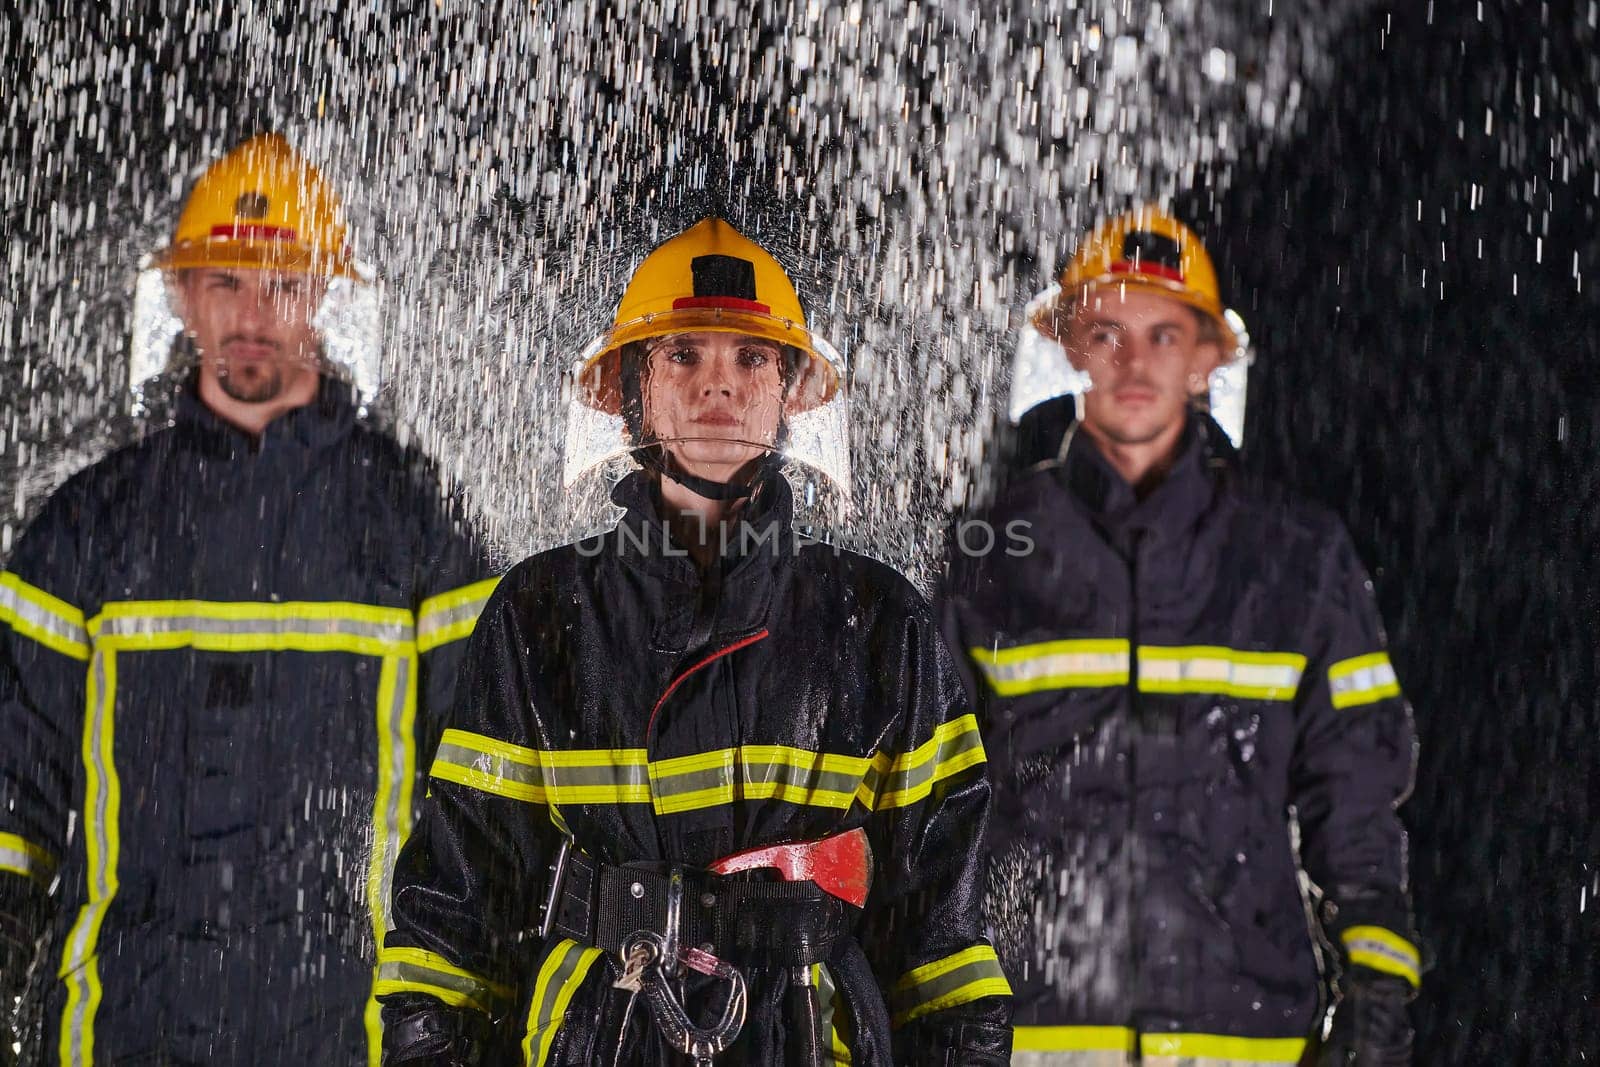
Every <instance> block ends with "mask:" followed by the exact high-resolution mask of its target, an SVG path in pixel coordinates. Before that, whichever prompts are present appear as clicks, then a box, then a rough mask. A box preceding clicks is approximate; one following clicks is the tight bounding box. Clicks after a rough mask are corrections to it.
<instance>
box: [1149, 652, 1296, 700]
mask: <svg viewBox="0 0 1600 1067" xmlns="http://www.w3.org/2000/svg"><path fill="white" fill-rule="evenodd" d="M1305 667H1306V658H1305V657H1304V656H1302V655H1300V654H1299V653H1298V652H1245V651H1241V650H1239V649H1235V648H1223V647H1221V646H1218V645H1179V646H1163V645H1140V646H1139V691H1140V692H1142V693H1215V694H1218V695H1221V696H1231V697H1236V698H1238V699H1240V700H1293V699H1294V697H1295V694H1296V693H1297V692H1299V689H1300V679H1301V676H1302V675H1303V674H1304V673H1305Z"/></svg>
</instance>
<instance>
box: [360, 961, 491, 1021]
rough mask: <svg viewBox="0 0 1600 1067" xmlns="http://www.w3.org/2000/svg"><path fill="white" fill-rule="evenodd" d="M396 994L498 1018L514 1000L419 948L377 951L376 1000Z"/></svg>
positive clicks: (478, 977) (374, 992)
mask: <svg viewBox="0 0 1600 1067" xmlns="http://www.w3.org/2000/svg"><path fill="white" fill-rule="evenodd" d="M394 993H422V994H425V995H427V996H430V997H433V998H435V999H437V1000H439V1001H442V1002H443V1003H445V1004H448V1005H450V1006H451V1007H452V1008H470V1009H471V1010H473V1011H476V1012H481V1013H482V1014H484V1015H495V1014H496V1013H497V1012H498V1011H499V1010H500V1008H501V1007H502V1006H504V1005H505V1003H506V1002H508V1001H509V1000H510V999H511V990H510V989H509V988H507V987H506V986H503V985H500V984H499V983H497V982H491V981H490V980H489V979H487V978H484V977H482V976H481V975H476V974H473V973H472V972H471V971H468V970H465V969H463V968H461V967H458V966H456V965H455V964H454V963H451V962H450V961H449V960H448V959H446V958H445V957H443V956H440V955H438V954H437V953H434V952H429V951H427V950H426V949H420V948H381V949H379V950H378V979H377V982H376V984H375V985H374V987H373V993H372V995H373V996H374V997H384V996H389V995H391V994H394Z"/></svg>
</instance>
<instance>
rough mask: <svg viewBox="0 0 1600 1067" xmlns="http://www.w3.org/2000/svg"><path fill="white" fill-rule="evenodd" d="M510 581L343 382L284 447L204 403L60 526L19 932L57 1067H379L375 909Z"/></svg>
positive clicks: (5, 680)
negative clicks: (496, 571)
mask: <svg viewBox="0 0 1600 1067" xmlns="http://www.w3.org/2000/svg"><path fill="white" fill-rule="evenodd" d="M490 573H491V571H490V569H489V567H488V565H487V563H486V562H485V560H484V558H483V556H482V554H481V552H480V551H479V549H478V546H477V544H476V542H475V540H474V539H473V538H472V537H471V536H470V535H469V534H468V532H467V531H466V530H465V529H464V528H463V526H462V525H461V523H460V521H459V520H458V518H457V517H456V515H455V513H454V512H453V510H452V509H450V508H448V507H447V506H446V503H445V501H444V499H443V498H442V495H441V493H440V490H439V487H438V483H437V480H436V479H435V477H434V476H433V475H432V473H431V472H430V470H429V468H428V466H427V465H426V464H424V463H422V462H420V461H419V459H418V457H416V456H414V455H412V454H410V453H408V452H406V451H404V450H402V449H401V448H400V447H399V446H398V445H397V444H396V443H395V442H394V441H393V440H392V439H390V438H389V437H387V436H384V435H383V434H381V433H379V432H377V431H375V430H373V429H371V428H369V427H367V426H366V425H364V424H363V423H362V422H360V421H359V420H358V419H357V417H356V410H355V408H354V406H353V404H352V402H351V399H350V396H349V393H348V390H347V389H345V388H344V387H342V386H339V385H337V384H336V383H333V382H331V381H325V382H324V384H323V386H322V389H321V392H320V394H319V396H318V398H317V399H316V400H315V401H314V402H313V403H312V404H310V405H308V406H307V407H304V408H301V409H298V410H296V411H293V412H291V413H289V414H286V415H285V416H283V417H282V418H280V419H278V420H277V421H275V422H273V423H272V424H271V425H270V426H269V427H268V428H267V430H266V432H265V434H264V435H262V436H261V437H260V438H254V437H251V436H248V435H246V434H244V433H242V432H240V431H238V430H236V429H234V428H232V427H230V426H228V425H227V424H225V423H223V422H221V421H220V420H219V419H217V418H216V417H215V416H214V415H213V414H211V413H210V412H209V410H207V409H206V408H205V407H204V406H203V405H202V404H201V403H200V401H199V400H198V398H197V397H196V396H195V395H194V393H193V387H192V385H191V386H190V389H189V392H188V393H187V394H186V395H185V396H184V397H183V398H182V399H181V400H180V403H179V408H178V414H177V417H176V421H175V424H174V425H172V426H171V427H169V428H166V429H162V430H159V431H156V432H154V433H151V434H150V435H148V436H147V437H146V438H145V439H144V440H143V441H142V442H141V443H139V444H136V445H134V446H132V447H130V448H127V449H124V450H121V451H119V452H116V453H114V454H112V455H111V456H110V457H108V458H107V459H105V460H103V461H101V462H100V463H97V464H95V465H94V466H92V467H90V468H89V469H87V470H85V471H83V472H82V473H80V474H78V475H77V476H75V477H74V478H72V479H71V480H70V481H69V482H68V483H67V484H66V485H65V486H64V487H63V488H62V489H60V490H59V491H58V492H57V493H56V494H55V495H54V496H53V497H52V498H51V499H50V500H49V501H48V502H47V504H46V505H45V507H44V509H43V511H42V513H41V514H40V515H39V517H38V518H37V519H36V520H35V521H34V522H33V523H32V524H31V525H30V527H29V529H28V530H27V532H26V533H25V535H24V536H23V537H22V538H21V540H20V541H19V543H18V544H17V547H16V551H15V553H14V554H13V556H12V558H11V559H10V561H9V564H8V569H7V570H6V571H5V572H4V574H3V575H0V737H3V738H4V739H5V741H4V744H3V745H0V910H3V911H4V912H5V913H6V914H7V915H11V916H16V917H20V918H21V919H23V920H25V922H26V924H27V926H28V928H29V929H32V930H38V931H40V932H48V933H49V934H50V938H49V942H48V944H49V956H48V959H47V960H46V961H45V963H44V966H43V968H42V970H43V972H44V973H43V976H42V977H43V984H44V985H46V986H47V988H46V989H45V990H44V1011H43V1020H44V1022H43V1025H44V1031H45V1033H44V1040H43V1042H42V1052H41V1053H40V1058H39V1062H44V1063H57V1062H60V1063H67V1064H87V1063H91V1062H92V1063H105V1064H111V1063H115V1064H141V1063H151V1064H234V1063H237V1064H255V1063H262V1062H268V1061H271V1062H283V1063H291V1062H304V1063H317V1064H334V1063H338V1064H349V1063H364V1062H376V1057H377V1055H378V1048H379V1045H380V1044H381V1038H380V1037H379V1035H378V1032H377V1027H378V1013H377V1008H376V1004H375V1003H374V1002H373V1001H372V1000H371V993H372V986H373V982H374V980H375V966H376V961H375V941H376V940H377V939H378V938H379V937H380V936H381V935H380V933H379V931H378V930H377V929H375V925H381V924H382V923H383V922H384V920H383V918H382V916H381V915H379V916H376V917H374V916H373V915H372V914H371V913H370V912H369V909H368V907H367V901H368V900H369V899H375V900H382V899H386V898H385V895H384V890H385V886H386V881H387V876H388V873H389V871H390V870H391V869H392V864H393V859H394V856H395V855H396V854H397V852H398V849H399V845H400V842H401V840H402V839H403V837H404V835H405V833H406V832H407V830H408V828H409V826H410V823H411V819H412V814H413V799H414V798H416V799H420V796H421V791H420V790H418V789H416V788H415V783H414V777H415V773H416V770H417V764H418V762H419V760H424V757H422V756H420V755H419V752H421V751H426V752H428V753H431V751H432V747H433V742H434V740H435V739H436V738H437V735H438V729H439V728H438V726H437V725H436V718H437V714H436V713H437V712H438V711H439V709H440V708H441V707H442V706H443V705H444V704H445V703H446V702H447V695H448V692H449V690H450V687H451V686H452V685H453V684H454V676H455V674H456V666H457V662H458V659H459V653H460V651H461V649H462V648H463V647H464V642H463V641H462V638H464V637H465V635H466V634H467V632H469V631H470V629H471V626H472V624H473V621H474V620H475V617H476V614H477V612H478V610H479V609H480V608H481V606H482V602H483V600H484V599H485V598H486V597H487V596H488V594H489V592H490V590H491V588H492V581H489V580H486V576H487V575H489V574H490ZM424 766H425V763H424ZM69 826H70V827H71V830H70V832H69ZM58 976H59V977H58ZM268 1048H270V1049H271V1050H272V1052H271V1053H270V1054H269V1055H266V1056H265V1058H264V1055H263V1051H262V1050H263V1049H268Z"/></svg>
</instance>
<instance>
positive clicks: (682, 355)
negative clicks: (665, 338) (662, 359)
mask: <svg viewBox="0 0 1600 1067" xmlns="http://www.w3.org/2000/svg"><path fill="white" fill-rule="evenodd" d="M667 359H668V360H669V361H671V362H673V363H677V364H680V365H682V366H689V365H690V364H692V363H694V361H695V351H694V349H692V348H672V349H668V350H667Z"/></svg>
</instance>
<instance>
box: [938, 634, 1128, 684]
mask: <svg viewBox="0 0 1600 1067" xmlns="http://www.w3.org/2000/svg"><path fill="white" fill-rule="evenodd" d="M968 652H969V653H970V654H971V656H972V660H973V662H974V663H976V664H977V665H978V669H979V670H981V671H983V675H984V677H985V678H987V679H988V680H989V685H990V686H991V687H992V688H993V689H994V691H995V692H996V693H998V694H999V695H1000V696H1003V697H1013V696H1022V695H1023V694H1025V693H1041V692H1045V691H1048V690H1051V689H1084V688H1102V687H1105V686H1112V685H1127V684H1128V642H1127V641H1124V640H1121V639H1117V638H1113V639H1092V640H1073V641H1045V642H1043V643H1041V644H1036V645H1016V646H1014V647H1011V648H998V649H987V648H971V649H968Z"/></svg>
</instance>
